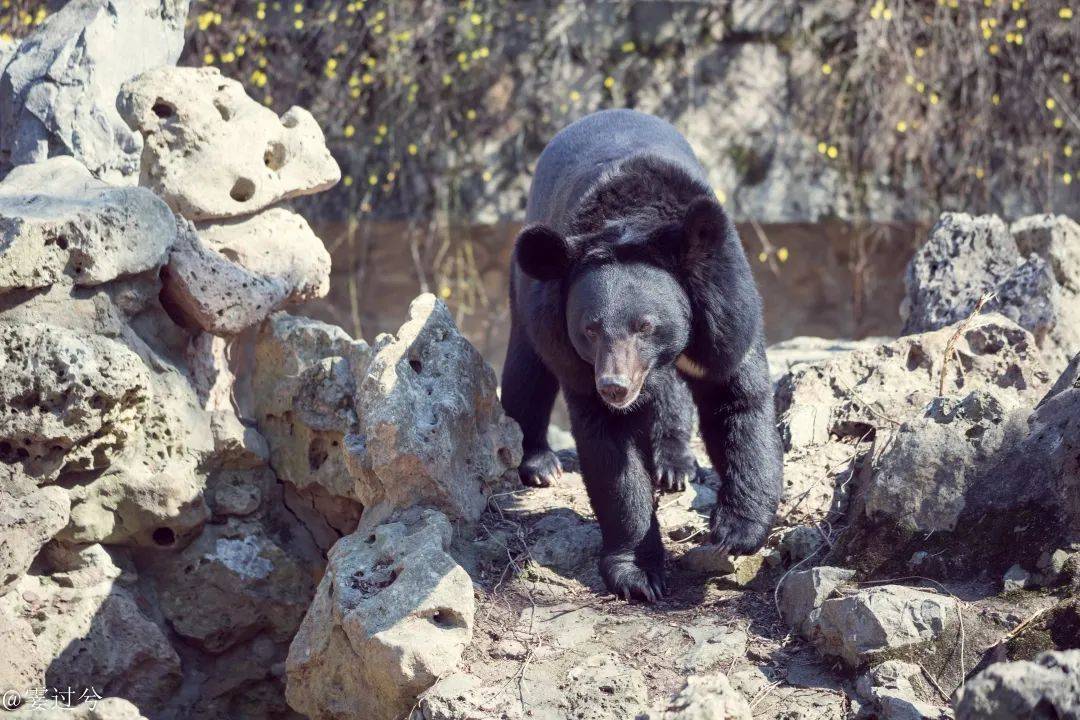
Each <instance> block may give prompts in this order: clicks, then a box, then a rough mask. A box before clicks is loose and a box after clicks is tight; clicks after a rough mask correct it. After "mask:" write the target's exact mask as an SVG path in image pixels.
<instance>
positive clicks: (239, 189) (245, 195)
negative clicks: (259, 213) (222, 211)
mask: <svg viewBox="0 0 1080 720" xmlns="http://www.w3.org/2000/svg"><path fill="white" fill-rule="evenodd" d="M254 195H255V183H254V182H252V181H251V180H250V179H248V178H238V179H237V181H236V182H235V183H233V186H232V190H230V191H229V197H231V198H232V199H233V200H235V201H236V202H247V201H248V200H250V199H251V198H252V197H253V196H254Z"/></svg>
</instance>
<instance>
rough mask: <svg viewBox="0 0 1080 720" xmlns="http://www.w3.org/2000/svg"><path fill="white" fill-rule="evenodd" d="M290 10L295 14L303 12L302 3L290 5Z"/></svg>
mask: <svg viewBox="0 0 1080 720" xmlns="http://www.w3.org/2000/svg"><path fill="white" fill-rule="evenodd" d="M292 11H293V12H294V13H296V14H297V15H299V14H300V13H302V12H304V3H296V4H295V5H293V6H292Z"/></svg>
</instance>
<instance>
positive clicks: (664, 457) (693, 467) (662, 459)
mask: <svg viewBox="0 0 1080 720" xmlns="http://www.w3.org/2000/svg"><path fill="white" fill-rule="evenodd" d="M697 471H698V464H697V460H695V459H694V455H693V454H692V453H691V452H690V449H689V448H687V447H686V446H685V445H682V444H681V443H680V444H678V445H674V446H672V445H663V446H661V447H660V448H659V449H658V451H657V453H656V457H655V458H653V486H654V487H656V488H659V489H660V490H663V491H665V492H682V491H683V490H685V489H686V483H688V482H690V481H691V480H693V479H694V477H695V476H697Z"/></svg>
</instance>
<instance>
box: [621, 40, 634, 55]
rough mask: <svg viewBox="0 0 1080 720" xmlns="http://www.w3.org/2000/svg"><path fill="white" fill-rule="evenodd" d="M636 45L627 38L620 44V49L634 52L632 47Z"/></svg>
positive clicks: (625, 51)
mask: <svg viewBox="0 0 1080 720" xmlns="http://www.w3.org/2000/svg"><path fill="white" fill-rule="evenodd" d="M636 47H637V46H636V45H635V44H634V41H633V40H627V41H626V42H624V43H623V44H622V51H623V52H624V53H630V52H634V48H636Z"/></svg>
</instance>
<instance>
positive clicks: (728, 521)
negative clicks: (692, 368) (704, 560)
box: [690, 347, 784, 555]
mask: <svg viewBox="0 0 1080 720" xmlns="http://www.w3.org/2000/svg"><path fill="white" fill-rule="evenodd" d="M690 389H691V392H692V393H693V396H694V402H695V403H696V404H697V408H698V421H699V425H700V430H701V439H702V441H703V442H704V443H705V450H706V451H707V452H708V454H709V459H710V460H711V461H712V464H713V468H714V469H715V470H716V473H717V474H718V475H719V476H720V492H719V499H718V500H717V503H716V507H715V508H714V509H713V514H712V520H711V522H710V541H711V542H712V543H714V544H716V545H719V546H721V547H723V548H725V549H726V550H727V551H728V552H729V553H731V554H733V555H745V554H749V553H752V552H755V551H756V550H758V549H759V548H760V547H761V546H762V545H764V544H765V541H766V540H767V539H768V536H769V531H770V530H771V529H772V525H773V521H774V520H775V519H776V508H777V506H778V505H779V504H780V493H781V485H782V478H783V466H784V465H783V463H784V461H783V451H782V449H781V447H780V436H779V433H777V431H776V418H775V411H774V409H773V397H772V384H771V383H770V382H769V375H768V366H767V365H766V364H765V353H764V350H763V349H762V348H761V347H757V348H752V349H751V350H750V352H749V353H748V354H747V357H746V358H745V359H744V360H743V362H742V364H741V365H740V366H739V367H738V368H737V369H736V371H735V373H734V374H733V375H732V377H730V378H728V379H727V380H726V381H725V382H722V383H713V382H710V381H709V380H708V379H703V380H692V381H691V382H690Z"/></svg>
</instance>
